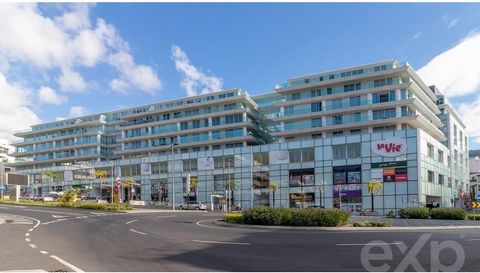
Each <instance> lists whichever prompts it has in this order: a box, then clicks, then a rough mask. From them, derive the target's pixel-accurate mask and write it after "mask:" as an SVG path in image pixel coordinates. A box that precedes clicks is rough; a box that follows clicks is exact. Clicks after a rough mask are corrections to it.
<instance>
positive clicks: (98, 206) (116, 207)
mask: <svg viewBox="0 0 480 273" xmlns="http://www.w3.org/2000/svg"><path fill="white" fill-rule="evenodd" d="M0 203H2V204H11V205H25V206H37V207H63V208H80V209H98V210H112V211H117V210H131V209H132V207H131V206H130V205H127V204H98V203H82V202H79V203H78V202H77V203H69V202H42V201H32V200H24V201H19V202H15V201H9V200H0Z"/></svg>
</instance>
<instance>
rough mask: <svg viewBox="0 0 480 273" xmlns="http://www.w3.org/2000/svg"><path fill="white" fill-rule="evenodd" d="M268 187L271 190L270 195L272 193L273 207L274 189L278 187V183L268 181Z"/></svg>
mask: <svg viewBox="0 0 480 273" xmlns="http://www.w3.org/2000/svg"><path fill="white" fill-rule="evenodd" d="M268 188H269V189H271V190H272V192H273V193H272V195H273V206H274V207H275V191H276V190H277V189H278V184H277V183H274V182H270V184H269V185H268Z"/></svg>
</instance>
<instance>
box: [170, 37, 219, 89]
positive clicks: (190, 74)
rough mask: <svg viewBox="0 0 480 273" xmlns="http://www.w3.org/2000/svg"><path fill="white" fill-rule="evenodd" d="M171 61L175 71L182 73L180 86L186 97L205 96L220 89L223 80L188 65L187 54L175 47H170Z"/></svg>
mask: <svg viewBox="0 0 480 273" xmlns="http://www.w3.org/2000/svg"><path fill="white" fill-rule="evenodd" d="M172 59H173V61H174V62H175V68H176V69H177V71H179V72H180V73H182V76H183V80H182V82H181V86H182V87H183V88H184V89H185V90H186V91H187V95H188V96H196V95H199V94H206V93H210V92H215V91H220V90H221V89H222V85H223V80H222V79H221V78H218V77H215V76H207V75H205V74H204V73H202V72H201V71H200V70H199V69H198V68H196V67H195V66H194V65H192V64H191V63H190V60H189V59H188V56H187V54H186V53H185V52H184V51H183V50H182V49H181V48H180V47H179V46H177V45H172Z"/></svg>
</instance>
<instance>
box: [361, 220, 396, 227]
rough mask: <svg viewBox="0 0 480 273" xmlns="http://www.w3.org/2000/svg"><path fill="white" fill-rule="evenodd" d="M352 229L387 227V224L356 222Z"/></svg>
mask: <svg viewBox="0 0 480 273" xmlns="http://www.w3.org/2000/svg"><path fill="white" fill-rule="evenodd" d="M353 226H354V227H388V226H390V225H389V224H388V223H387V222H370V221H363V222H362V221H357V222H355V223H353Z"/></svg>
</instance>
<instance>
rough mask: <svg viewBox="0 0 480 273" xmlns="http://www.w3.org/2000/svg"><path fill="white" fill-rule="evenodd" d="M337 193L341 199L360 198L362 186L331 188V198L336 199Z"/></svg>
mask: <svg viewBox="0 0 480 273" xmlns="http://www.w3.org/2000/svg"><path fill="white" fill-rule="evenodd" d="M339 191H340V192H341V193H342V198H343V197H347V198H348V197H362V184H339V185H335V187H334V188H333V197H336V198H338V193H339Z"/></svg>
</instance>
